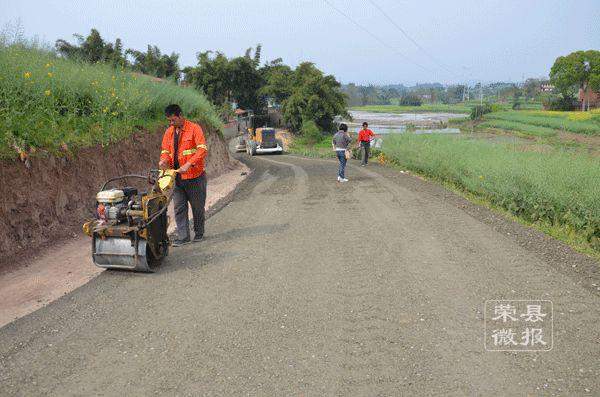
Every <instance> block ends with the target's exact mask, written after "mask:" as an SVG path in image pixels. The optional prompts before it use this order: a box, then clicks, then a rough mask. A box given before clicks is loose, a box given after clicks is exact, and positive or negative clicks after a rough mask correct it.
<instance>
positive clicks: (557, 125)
mask: <svg viewBox="0 0 600 397" xmlns="http://www.w3.org/2000/svg"><path fill="white" fill-rule="evenodd" d="M485 119H486V120H502V121H506V122H510V123H512V124H510V125H509V124H506V125H507V126H508V128H506V129H509V130H516V131H522V132H527V131H526V130H525V126H526V125H527V126H537V127H543V128H549V129H554V130H561V131H567V132H573V133H577V134H586V135H600V116H598V115H595V114H592V113H589V112H585V113H582V112H549V111H508V112H495V113H489V114H487V115H486V116H485Z"/></svg>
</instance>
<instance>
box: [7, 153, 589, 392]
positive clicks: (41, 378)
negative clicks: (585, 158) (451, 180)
mask: <svg viewBox="0 0 600 397" xmlns="http://www.w3.org/2000/svg"><path fill="white" fill-rule="evenodd" d="M248 164H249V165H250V166H251V167H253V168H254V169H255V171H254V173H253V175H252V176H251V177H250V178H249V180H248V181H247V182H245V184H244V185H242V186H241V187H240V189H239V191H238V192H237V194H236V195H235V197H234V199H233V201H232V202H231V203H230V204H229V205H227V206H226V207H225V208H223V209H222V210H221V211H220V212H218V213H217V214H216V215H214V216H213V217H211V218H210V219H209V220H208V221H207V227H206V230H207V234H206V239H205V240H204V241H203V242H201V243H198V244H195V245H188V246H186V247H183V248H179V249H173V250H172V252H171V255H170V256H169V258H168V259H167V260H166V262H165V263H164V265H163V266H162V268H161V269H160V271H158V272H157V273H155V274H151V275H148V274H132V273H125V272H104V273H103V274H101V275H100V276H99V277H98V278H96V279H94V280H93V281H91V282H90V283H89V284H87V285H85V286H83V287H81V288H79V289H78V290H76V291H74V292H73V293H71V294H69V295H66V296H64V297H63V298H61V299H60V300H58V301H56V302H54V303H53V304H51V305H50V306H48V307H46V308H43V309H41V310H39V311H37V312H35V313H33V314H31V315H29V316H27V317H24V318H22V319H20V320H18V321H16V322H14V323H12V324H9V325H8V326H6V327H4V328H2V329H0V395H3V396H5V395H23V396H30V395H45V394H48V395H57V396H65V395H156V394H158V395H162V394H166V395H223V396H231V395H268V396H288V395H290V396H322V395H361V396H362V395H369V396H375V395H518V396H523V395H527V394H531V395H553V394H556V395H600V326H599V317H600V309H599V308H600V305H599V304H600V298H599V296H600V291H599V290H598V285H600V283H599V278H600V277H599V274H598V263H597V262H594V261H592V260H590V259H587V258H585V257H582V256H580V255H577V254H574V253H573V252H572V251H571V250H569V249H567V248H565V247H564V246H563V245H561V244H559V243H556V242H554V241H553V240H550V239H548V238H544V237H543V236H541V235H540V234H539V233H536V232H532V231H530V230H527V229H525V228H523V227H521V226H519V225H517V224H514V223H512V222H509V221H505V220H503V219H500V218H499V217H498V216H495V215H493V214H491V213H490V212H489V211H487V210H485V209H482V208H479V207H477V206H474V205H472V204H469V203H467V202H466V201H464V200H462V199H460V198H458V197H456V196H455V195H454V194H452V193H449V192H447V191H445V190H444V189H442V188H440V187H438V186H435V185H434V184H431V183H429V182H425V181H422V180H419V179H418V178H415V177H412V176H409V175H406V174H401V173H399V172H397V171H393V170H389V169H385V168H382V167H379V166H377V165H370V166H369V167H366V168H361V167H358V166H356V164H355V163H353V164H352V165H351V166H350V168H349V170H348V177H349V178H350V182H348V183H346V184H339V183H336V181H335V176H336V167H337V165H336V163H335V162H333V161H328V160H309V159H304V158H299V157H293V156H287V155H283V156H269V157H267V156H263V157H260V158H253V159H251V160H250V161H249V163H248ZM490 299H549V300H552V302H553V304H554V345H553V348H552V350H551V351H549V352H537V353H536V352H488V351H486V350H485V349H484V318H483V311H484V302H485V301H486V300H490ZM0 304H1V302H0Z"/></svg>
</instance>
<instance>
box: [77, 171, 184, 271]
mask: <svg viewBox="0 0 600 397" xmlns="http://www.w3.org/2000/svg"><path fill="white" fill-rule="evenodd" d="M175 176H176V173H175V171H174V170H168V171H164V172H163V171H158V170H153V171H150V172H149V174H148V176H142V175H123V176H119V177H116V178H112V179H109V180H108V181H106V182H105V183H104V185H102V188H101V189H100V192H99V193H98V194H97V195H96V219H94V220H90V221H88V222H86V223H85V224H84V225H83V231H84V232H85V233H86V234H87V235H88V236H90V237H91V238H92V259H93V261H94V263H95V264H96V265H97V266H99V267H103V268H107V269H124V270H133V271H140V272H152V271H154V268H156V266H158V265H159V264H160V263H161V261H162V260H163V258H164V257H166V256H167V255H168V253H169V238H168V236H167V226H168V220H167V207H168V205H169V202H170V201H171V197H172V194H173V184H174V181H175ZM126 179H138V180H139V179H142V180H146V181H148V183H149V184H150V186H151V187H150V189H149V191H146V192H138V189H136V188H134V187H129V186H125V187H121V188H112V189H107V186H108V185H109V184H111V183H112V182H115V181H118V180H126Z"/></svg>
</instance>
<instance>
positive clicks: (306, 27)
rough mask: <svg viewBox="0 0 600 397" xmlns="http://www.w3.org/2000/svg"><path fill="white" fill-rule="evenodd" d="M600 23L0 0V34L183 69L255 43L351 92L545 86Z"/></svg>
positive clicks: (126, 0) (547, 2) (351, 0)
mask: <svg viewBox="0 0 600 397" xmlns="http://www.w3.org/2000/svg"><path fill="white" fill-rule="evenodd" d="M386 16H387V17H386ZM390 20H391V21H390ZM599 21H600V0H576V1H575V0H573V1H565V0H497V1H491V0H452V1H442V0H438V1H427V0H419V1H414V0H413V1H408V0H406V1H402V0H251V1H250V0H217V1H215V0H212V1H193V0H178V1H168V0H160V1H157V0H144V1H141V0H120V1H117V0H115V1H108V0H96V1H93V0H77V1H68V0H63V1H60V0H44V1H37V2H33V3H32V2H24V1H9V0H0V27H1V26H7V24H15V23H19V24H20V25H21V26H22V28H23V30H24V32H25V35H26V36H28V37H38V38H39V39H41V40H42V41H45V42H48V43H51V44H52V43H54V42H55V41H56V40H57V39H59V38H62V39H68V40H74V39H73V36H72V35H73V34H74V33H80V34H85V35H87V34H88V33H89V31H90V29H91V28H96V29H98V30H99V31H100V33H101V35H102V36H103V37H104V38H105V39H107V40H110V41H114V39H116V38H117V37H119V38H121V39H122V41H123V43H124V46H125V48H135V49H139V50H144V49H145V48H146V45H147V44H153V45H154V44H155V45H157V46H158V47H159V48H160V49H161V50H162V51H163V52H165V53H171V52H176V53H178V54H180V63H181V65H182V66H189V65H195V64H196V54H197V53H198V52H202V51H207V50H219V51H221V52H223V53H225V54H226V55H228V56H237V55H242V54H244V52H245V50H246V48H248V47H254V46H256V44H257V43H261V44H262V46H263V47H262V48H263V51H262V55H263V58H262V59H263V61H268V60H272V59H275V58H279V57H281V58H282V59H283V61H284V62H285V63H287V64H289V65H292V66H296V65H297V64H298V63H299V62H301V61H310V62H314V63H315V64H316V65H317V67H319V68H320V69H321V70H323V71H324V72H326V73H328V74H333V75H335V76H336V77H337V79H338V80H339V81H341V82H343V83H349V82H354V83H358V84H397V83H402V84H406V85H412V84H415V83H427V82H440V83H444V84H451V83H463V82H471V83H473V82H477V81H482V82H495V81H511V82H519V81H522V80H523V78H527V77H545V76H547V75H548V73H549V70H550V67H551V66H552V64H553V62H554V60H555V59H556V58H557V57H558V56H561V55H567V54H569V53H570V52H572V51H576V50H588V49H596V50H600V22H599ZM402 32H405V33H406V34H407V35H408V38H407V37H406V36H405V35H404V34H403V33H402Z"/></svg>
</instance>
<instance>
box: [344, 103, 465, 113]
mask: <svg viewBox="0 0 600 397" xmlns="http://www.w3.org/2000/svg"><path fill="white" fill-rule="evenodd" d="M350 110H362V111H365V112H375V113H413V112H417V113H425V112H434V113H441V112H444V113H470V112H471V106H469V105H467V104H460V103H459V104H455V105H445V104H442V103H440V104H423V105H421V106H398V105H370V106H355V107H352V108H350Z"/></svg>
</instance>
